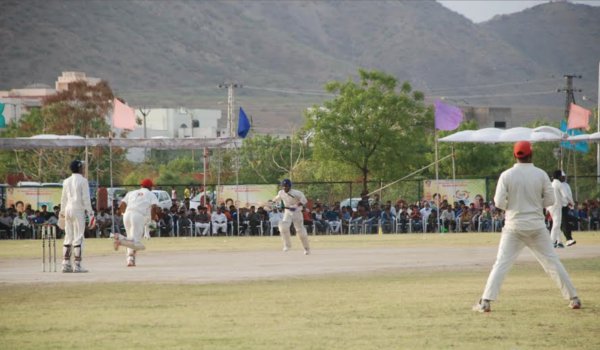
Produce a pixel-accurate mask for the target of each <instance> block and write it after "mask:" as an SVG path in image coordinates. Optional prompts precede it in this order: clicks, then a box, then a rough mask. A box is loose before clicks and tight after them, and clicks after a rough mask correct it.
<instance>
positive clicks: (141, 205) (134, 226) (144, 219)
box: [113, 179, 160, 267]
mask: <svg viewBox="0 0 600 350" xmlns="http://www.w3.org/2000/svg"><path fill="white" fill-rule="evenodd" d="M140 185H141V186H142V188H140V189H139V190H135V191H131V192H128V193H127V195H125V198H123V200H122V201H121V204H120V205H119V211H120V212H121V214H123V224H124V225H125V232H127V237H125V236H123V235H121V234H118V233H115V234H114V237H115V240H114V242H113V245H114V248H115V250H118V249H119V246H124V247H127V266H128V267H133V266H135V256H136V252H137V251H138V250H144V249H146V247H145V246H144V245H143V244H142V237H143V236H144V232H145V229H146V224H147V223H148V222H149V221H150V220H151V219H152V220H155V221H158V213H159V212H160V209H159V207H158V198H157V197H156V195H155V194H154V193H152V192H151V190H152V187H153V186H154V184H153V183H152V180H150V179H144V180H142V182H141V183H140Z"/></svg>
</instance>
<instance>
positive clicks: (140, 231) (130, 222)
mask: <svg viewBox="0 0 600 350" xmlns="http://www.w3.org/2000/svg"><path fill="white" fill-rule="evenodd" d="M146 222H148V217H147V216H146V215H142V214H141V213H138V212H136V211H133V210H126V211H125V215H123V225H124V226H125V232H127V239H128V240H130V241H131V242H133V245H134V246H136V247H140V248H141V247H144V245H143V244H142V237H144V230H145V227H146ZM123 245H124V246H126V244H123ZM136 250H143V248H142V249H131V248H129V247H128V248H127V256H134V255H135V251H136Z"/></svg>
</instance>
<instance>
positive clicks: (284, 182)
mask: <svg viewBox="0 0 600 350" xmlns="http://www.w3.org/2000/svg"><path fill="white" fill-rule="evenodd" d="M281 186H289V187H292V181H291V180H290V179H283V181H281Z"/></svg>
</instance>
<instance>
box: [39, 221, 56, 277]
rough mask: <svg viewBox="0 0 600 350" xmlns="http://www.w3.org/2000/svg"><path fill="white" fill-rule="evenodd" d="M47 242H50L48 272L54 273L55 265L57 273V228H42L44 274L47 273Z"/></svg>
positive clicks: (45, 226) (47, 226) (51, 226)
mask: <svg viewBox="0 0 600 350" xmlns="http://www.w3.org/2000/svg"><path fill="white" fill-rule="evenodd" d="M46 242H48V272H52V264H53V263H54V272H56V226H53V225H43V226H42V272H46ZM53 255H54V256H53Z"/></svg>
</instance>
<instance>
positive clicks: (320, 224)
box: [311, 205, 329, 234]
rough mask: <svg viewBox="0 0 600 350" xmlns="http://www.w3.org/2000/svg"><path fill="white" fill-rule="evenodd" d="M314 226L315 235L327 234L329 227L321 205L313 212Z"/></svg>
mask: <svg viewBox="0 0 600 350" xmlns="http://www.w3.org/2000/svg"><path fill="white" fill-rule="evenodd" d="M311 215H312V219H313V224H314V225H315V234H318V233H321V234H324V233H326V232H327V229H328V228H329V225H328V224H327V220H325V216H324V213H323V209H322V208H321V206H320V205H317V206H316V207H315V208H314V210H313V212H312V214H311Z"/></svg>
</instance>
